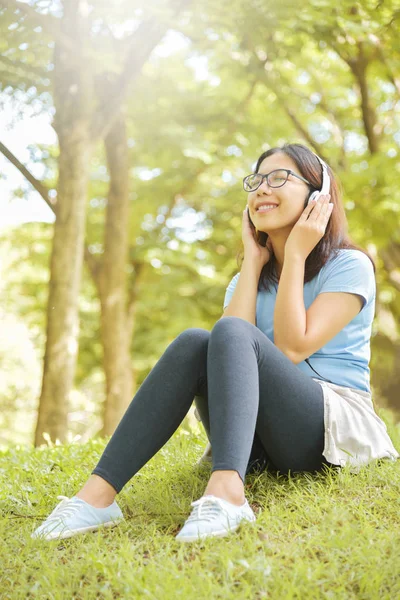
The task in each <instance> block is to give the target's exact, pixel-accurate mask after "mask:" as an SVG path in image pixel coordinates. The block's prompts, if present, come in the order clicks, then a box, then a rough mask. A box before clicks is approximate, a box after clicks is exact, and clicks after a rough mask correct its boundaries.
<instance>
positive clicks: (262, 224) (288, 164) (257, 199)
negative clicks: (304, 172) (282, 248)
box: [247, 153, 310, 233]
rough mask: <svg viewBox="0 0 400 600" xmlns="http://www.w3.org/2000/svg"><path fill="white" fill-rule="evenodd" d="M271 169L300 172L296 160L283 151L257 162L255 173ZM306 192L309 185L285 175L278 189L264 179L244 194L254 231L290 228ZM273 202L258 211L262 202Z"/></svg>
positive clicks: (267, 171) (305, 196) (297, 216)
mask: <svg viewBox="0 0 400 600" xmlns="http://www.w3.org/2000/svg"><path fill="white" fill-rule="evenodd" d="M275 169H291V170H292V171H293V172H294V173H297V174H298V175H301V173H300V171H299V169H298V167H297V166H296V163H295V162H293V161H292V159H291V158H289V156H287V155H286V154H284V153H276V154H273V155H272V156H268V157H267V158H265V159H264V160H263V162H262V163H261V165H260V167H259V169H258V172H259V173H263V174H267V173H270V172H271V171H274V170H275ZM309 192H310V187H309V186H308V185H307V184H306V183H305V182H304V181H301V179H298V178H297V177H294V176H293V175H289V178H288V180H287V181H286V183H285V184H284V185H283V186H282V187H279V188H270V187H269V185H268V183H267V181H266V180H265V179H264V180H263V182H262V184H261V185H260V187H259V188H258V189H257V190H255V191H254V192H249V193H248V201H247V204H248V207H249V210H250V217H251V220H252V221H253V223H254V225H255V227H256V229H258V231H264V232H266V233H270V232H271V233H272V232H273V231H275V230H279V229H282V228H290V229H291V228H292V227H293V226H294V225H295V223H296V222H297V221H298V219H299V218H300V216H301V214H302V212H303V210H304V202H305V199H306V198H307V196H308V194H309ZM269 203H271V204H277V205H278V206H277V207H276V208H274V209H272V210H269V211H268V212H261V211H258V210H257V208H258V207H259V206H260V205H262V204H269Z"/></svg>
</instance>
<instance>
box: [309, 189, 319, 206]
mask: <svg viewBox="0 0 400 600" xmlns="http://www.w3.org/2000/svg"><path fill="white" fill-rule="evenodd" d="M318 196H319V192H313V193H312V194H311V196H310V197H309V199H308V201H307V204H310V202H311V201H312V200H315V199H316V198H318Z"/></svg>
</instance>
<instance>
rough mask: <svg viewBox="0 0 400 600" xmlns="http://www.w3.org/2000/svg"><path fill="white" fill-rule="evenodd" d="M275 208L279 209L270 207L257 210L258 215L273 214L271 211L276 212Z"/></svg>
mask: <svg viewBox="0 0 400 600" xmlns="http://www.w3.org/2000/svg"><path fill="white" fill-rule="evenodd" d="M275 208H278V206H269V207H268V208H258V209H257V210H256V213H257V214H262V213H267V212H271V210H274V209H275Z"/></svg>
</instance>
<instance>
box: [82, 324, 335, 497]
mask: <svg viewBox="0 0 400 600" xmlns="http://www.w3.org/2000/svg"><path fill="white" fill-rule="evenodd" d="M194 399H195V402H196V406H197V409H198V411H199V413H200V416H201V419H202V422H203V425H204V427H205V429H206V432H207V435H208V437H209V440H210V442H211V445H212V460H213V466H212V470H213V471H217V470H235V471H237V472H238V474H239V476H240V477H241V479H242V481H243V482H244V479H245V475H246V467H247V465H248V462H249V458H250V454H251V450H252V447H253V443H254V441H255V439H256V438H258V440H259V441H261V444H262V446H263V449H264V450H265V452H266V455H267V457H268V463H269V466H270V467H271V468H272V469H273V470H277V471H280V472H283V473H287V472H288V471H289V470H290V471H291V472H296V471H319V470H321V469H322V466H323V465H324V464H325V465H326V464H328V465H329V464H330V463H328V462H327V461H326V460H325V458H324V457H323V456H322V451H323V447H324V401H323V391H322V387H321V386H320V385H319V384H318V383H317V382H316V381H314V380H313V379H312V378H311V377H309V376H308V375H306V374H305V373H303V372H302V371H300V369H298V368H297V367H296V365H294V364H293V363H292V362H291V360H290V359H289V358H287V356H285V355H284V354H283V352H281V351H280V350H279V349H278V348H277V347H276V346H275V345H274V344H273V343H272V342H271V341H270V340H269V338H268V337H267V336H266V335H265V334H264V333H263V332H262V331H261V330H260V329H258V328H257V327H256V326H255V325H252V324H251V323H249V322H248V321H245V320H244V319H240V318H239V317H224V318H222V319H220V320H218V321H217V322H216V324H215V325H214V327H213V329H212V331H211V332H210V331H207V330H206V329H199V328H190V329H186V330H185V331H183V332H182V333H181V334H180V335H178V337H177V338H176V339H175V340H174V341H173V342H172V343H171V344H170V345H169V346H168V347H167V349H166V350H165V352H164V354H163V355H162V356H161V358H160V359H159V361H158V362H157V363H156V365H155V366H154V367H153V369H152V370H151V372H150V373H149V374H148V376H147V377H146V379H145V380H144V381H143V383H142V385H141V386H140V388H139V390H138V392H137V394H136V395H135V397H134V398H133V400H132V402H131V404H130V405H129V407H128V409H127V411H126V413H125V415H124V416H123V418H122V419H121V421H120V423H119V425H118V427H117V429H116V430H115V432H114V434H113V436H112V437H111V439H110V441H109V443H108V444H107V446H106V448H105V450H104V452H103V454H102V456H101V458H100V461H99V463H98V465H97V466H96V468H95V469H94V470H93V473H94V474H96V475H99V476H100V477H102V478H103V479H105V480H106V481H107V482H108V483H110V484H111V485H112V486H113V487H114V488H115V489H116V491H117V492H120V491H121V489H122V488H123V487H124V485H125V484H126V483H127V482H128V481H129V480H130V479H131V478H132V477H133V475H135V473H137V472H138V471H139V470H140V469H141V468H142V467H143V465H145V464H146V463H147V462H148V461H149V460H150V459H151V458H152V457H153V456H154V455H155V454H156V453H157V452H158V451H159V450H160V448H162V446H164V444H165V443H166V442H167V441H168V440H169V439H170V437H171V436H172V435H173V433H174V432H175V431H176V430H177V428H178V427H179V425H180V424H181V422H182V421H183V419H184V417H185V415H186V414H187V412H188V410H189V409H190V407H191V405H192V403H193V400H194Z"/></svg>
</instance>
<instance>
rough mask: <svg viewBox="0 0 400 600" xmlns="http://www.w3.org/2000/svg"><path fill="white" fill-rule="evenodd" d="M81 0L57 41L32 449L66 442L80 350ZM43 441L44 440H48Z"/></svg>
mask: <svg viewBox="0 0 400 600" xmlns="http://www.w3.org/2000/svg"><path fill="white" fill-rule="evenodd" d="M81 2H82V0H69V2H65V3H64V16H63V19H62V21H61V23H62V25H61V26H62V29H63V31H64V33H65V34H66V35H68V36H70V37H71V39H73V40H74V42H75V48H74V49H73V50H65V48H63V47H62V46H60V45H59V44H58V42H57V41H56V46H55V69H54V73H55V78H54V100H55V106H56V116H55V123H54V126H55V129H56V131H57V134H58V139H59V148H60V155H59V177H58V185H57V202H56V205H55V212H56V222H55V225H54V237H53V246H52V254H51V265H50V282H49V299H48V305H47V339H46V349H45V357H44V370H43V381H42V390H41V396H40V403H39V413H38V421H37V426H36V432H35V445H36V446H38V445H39V444H42V443H44V441H45V437H44V434H47V435H48V436H49V437H50V439H51V440H53V441H54V440H56V439H58V440H60V441H61V442H62V441H65V440H66V434H67V419H68V396H69V393H70V390H71V387H72V385H73V380H74V374H75V365H76V355H77V348H78V299H79V288H80V280H81V270H82V260H83V247H84V233H85V213H86V194H87V184H88V175H89V159H90V154H91V144H90V133H89V132H90V113H91V108H92V105H91V98H92V95H91V89H90V87H89V86H90V83H88V82H90V77H88V76H87V73H86V72H85V66H84V60H83V58H82V56H83V53H82V40H83V39H84V33H83V31H82V26H81V24H82V21H83V19H82V16H81V15H80V10H79V9H80V4H81ZM46 437H47V436H46Z"/></svg>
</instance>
